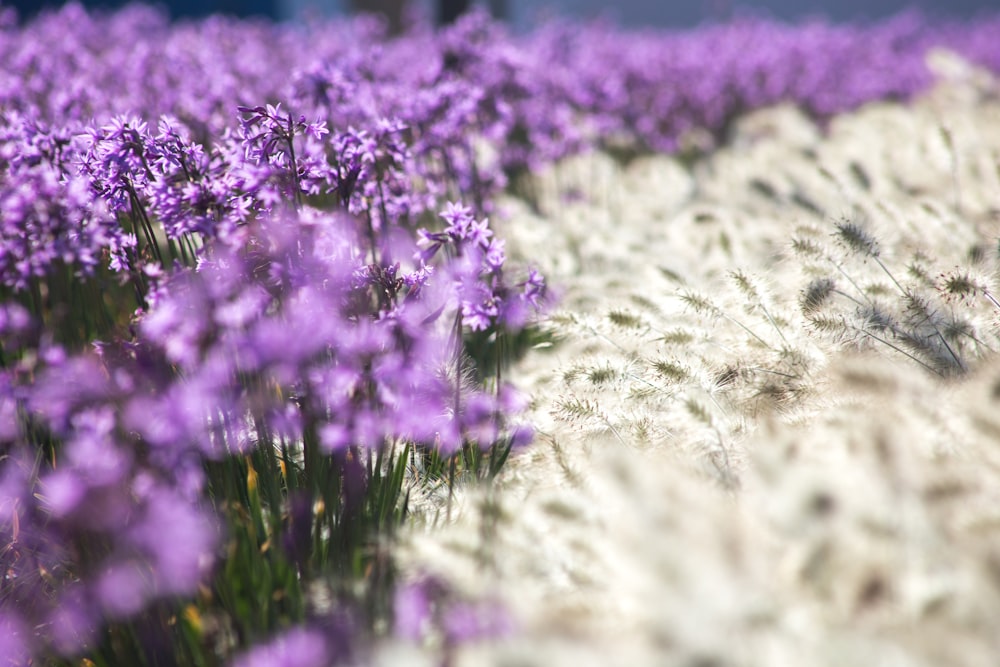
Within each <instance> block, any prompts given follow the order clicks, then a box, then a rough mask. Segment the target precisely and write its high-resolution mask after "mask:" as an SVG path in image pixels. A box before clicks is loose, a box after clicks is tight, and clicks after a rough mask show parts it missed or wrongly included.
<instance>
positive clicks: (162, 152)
mask: <svg viewBox="0 0 1000 667" xmlns="http://www.w3.org/2000/svg"><path fill="white" fill-rule="evenodd" d="M936 47H942V48H947V49H949V50H951V51H952V52H954V53H957V54H959V55H961V56H962V57H963V58H964V59H966V60H967V61H968V62H970V63H973V64H976V65H979V66H981V67H983V68H985V69H987V70H992V71H994V72H1000V17H994V18H987V19H983V20H980V21H978V22H976V23H949V22H942V21H932V20H930V19H927V18H925V17H922V16H919V15H903V16H900V17H897V18H895V19H892V20H890V21H888V22H885V23H882V24H877V25H872V26H867V27H860V26H833V25H827V24H823V23H812V24H808V25H802V26H787V25H782V24H775V23H769V22H764V21H741V22H737V23H733V24H727V25H718V26H708V27H704V28H700V29H698V30H691V31H685V32H678V33H666V32H652V31H651V32H624V31H621V30H617V29H615V28H612V27H609V26H606V25H579V24H572V23H565V24H563V23H553V24H550V25H546V26H542V27H540V28H538V29H537V30H536V31H534V32H532V33H530V34H528V35H524V36H515V35H511V34H509V33H508V32H507V31H506V30H505V28H504V27H503V26H502V25H500V24H496V23H493V22H492V21H491V20H490V19H488V18H486V17H485V16H484V15H481V14H474V15H471V16H468V17H466V18H465V19H463V20H462V21H461V22H459V23H458V24H457V25H455V26H454V27H451V28H448V29H445V30H442V31H435V30H433V29H432V28H430V27H429V26H424V25H414V26H412V27H411V28H410V30H409V31H408V32H407V33H406V34H405V35H404V36H402V37H399V38H394V39H389V38H386V37H385V36H384V35H383V33H382V30H381V26H380V25H379V24H377V23H374V22H369V21H365V20H356V21H353V22H339V23H328V24H315V25H309V26H283V25H274V24H269V23H264V22H249V21H234V20H229V19H224V18H211V19H208V20H205V21H200V22H188V23H185V22H181V23H176V24H171V23H170V22H169V21H168V20H167V19H166V18H165V16H164V15H163V14H161V13H160V12H158V11H156V10H152V9H149V8H146V7H140V6H133V7H129V8H126V9H124V10H121V11H118V12H115V13H112V14H100V15H98V14H88V13H87V12H85V11H84V10H83V9H81V8H80V7H79V6H75V5H69V6H67V7H65V8H63V9H61V10H59V11H58V12H53V13H47V14H42V15H41V16H39V17H38V18H37V19H34V20H32V21H30V22H27V23H19V21H18V18H17V17H16V16H15V15H14V14H13V13H12V12H11V11H10V10H2V9H0V62H3V63H4V67H3V68H2V71H0V567H2V572H3V578H2V579H0V665H25V664H44V665H48V664H52V665H70V664H88V665H97V666H102V667H103V666H108V667H112V666H117V665H149V666H154V665H155V666H162V665H204V666H211V665H229V664H232V665H238V666H250V665H287V666H289V667H291V666H293V665H294V666H303V667H307V666H313V665H315V666H317V667H319V666H324V665H331V664H344V665H354V664H365V663H366V662H367V661H368V655H369V652H370V651H371V650H372V647H373V646H376V645H377V644H378V643H379V642H381V641H383V640H386V639H387V638H395V639H397V640H401V641H412V642H421V641H423V640H424V639H425V638H426V637H428V636H431V635H433V636H434V637H435V638H436V642H437V644H436V646H437V648H438V650H439V653H440V656H439V657H440V663H441V664H442V665H447V664H449V655H450V651H451V649H452V648H453V647H454V646H457V645H460V644H462V643H463V642H469V641H473V640H475V639H476V638H478V637H482V636H489V635H495V634H498V633H504V632H511V631H514V630H513V629H512V628H511V627H510V626H509V623H508V622H507V621H506V619H505V616H504V612H503V610H502V609H500V608H498V607H497V606H496V605H493V604H491V602H490V601H489V600H475V599H466V598H463V597H462V596H460V595H457V594H456V593H454V592H453V591H451V590H450V589H449V588H448V586H446V585H444V584H443V583H441V582H439V581H436V580H435V579H433V578H425V579H418V580H405V579H401V577H399V576H398V575H399V571H398V569H397V567H396V564H395V561H394V551H393V547H394V535H395V534H396V532H397V530H398V529H399V527H400V526H402V525H404V524H405V522H406V521H407V518H408V516H409V510H410V504H409V503H410V498H411V496H412V495H413V494H415V493H424V492H426V491H427V490H428V489H434V490H438V491H440V492H441V493H442V494H444V495H445V496H448V497H450V494H451V491H452V489H454V488H456V486H457V485H460V484H461V485H469V484H484V485H488V484H490V483H491V482H492V480H493V479H494V478H496V477H497V476H498V475H500V474H502V473H503V471H504V468H505V465H506V463H507V462H508V460H509V457H510V456H512V455H513V456H516V455H517V452H518V451H519V450H521V449H522V448H525V447H530V446H531V440H532V427H531V424H529V423H526V421H525V420H524V418H523V417H522V412H523V410H524V407H525V405H526V400H525V397H523V396H521V395H520V394H519V393H518V392H517V390H516V389H515V388H513V387H511V386H509V384H507V383H506V382H505V377H506V373H507V367H508V364H510V362H511V361H512V360H513V359H515V358H517V357H519V356H521V355H525V354H531V353H532V349H533V348H534V347H536V346H538V345H539V344H546V345H548V344H551V343H552V341H551V340H549V339H548V338H547V336H548V334H547V333H546V329H545V328H544V327H540V326H539V321H540V320H541V319H542V318H544V317H545V312H546V307H547V306H548V305H550V304H551V302H552V301H553V299H552V297H551V296H550V294H549V290H548V289H547V285H546V282H545V278H544V276H543V275H541V274H540V273H539V272H538V271H536V270H534V269H533V268H532V267H531V266H530V258H518V259H520V260H521V261H520V262H513V261H512V262H508V261H507V257H506V256H505V245H504V239H503V238H499V237H498V235H497V233H495V229H493V228H491V223H490V217H491V216H493V217H496V216H497V215H498V212H499V211H498V207H497V198H498V196H499V195H500V194H502V193H505V192H514V193H517V194H519V195H521V196H524V197H525V198H529V199H530V198H531V196H532V174H533V173H535V172H536V170H538V169H540V168H542V167H544V166H546V165H551V164H553V163H555V162H557V161H559V160H561V159H564V158H567V157H569V156H572V155H575V154H580V153H584V152H590V151H604V152H607V153H610V154H611V155H613V156H614V157H615V159H617V160H621V161H628V160H631V159H633V158H635V157H636V156H641V155H644V154H650V153H657V152H669V153H673V154H679V155H681V156H683V157H684V158H685V159H690V160H696V159H697V158H698V156H699V155H702V154H705V153H707V152H709V151H711V150H713V149H714V148H715V147H717V146H720V145H724V144H725V142H726V140H727V137H728V136H729V132H730V129H731V127H732V125H733V123H734V122H736V121H737V120H738V119H740V118H741V117H742V116H743V115H744V114H746V113H748V112H751V111H753V110H756V109H760V108H763V107H768V106H771V105H776V104H779V103H793V104H796V105H798V106H799V107H800V108H801V109H803V110H804V111H805V112H806V113H808V114H809V115H810V116H812V117H813V118H814V119H816V120H818V121H819V122H821V123H823V122H826V121H829V120H830V119H832V118H833V117H834V116H835V115H836V114H838V113H840V112H844V111H849V110H852V109H855V108H857V107H859V106H860V105H862V104H864V103H866V102H870V101H874V100H899V101H906V100H908V99H910V98H911V97H912V96H914V95H916V94H918V93H919V92H921V91H923V90H924V89H926V88H927V87H928V86H929V85H930V84H931V83H932V76H931V73H930V71H929V70H928V69H927V67H926V63H925V57H926V55H927V52H928V51H929V50H930V49H931V48H936ZM525 259H527V260H529V261H527V262H525V261H524V260H525ZM448 509H450V505H449V506H448ZM81 661H82V662H81Z"/></svg>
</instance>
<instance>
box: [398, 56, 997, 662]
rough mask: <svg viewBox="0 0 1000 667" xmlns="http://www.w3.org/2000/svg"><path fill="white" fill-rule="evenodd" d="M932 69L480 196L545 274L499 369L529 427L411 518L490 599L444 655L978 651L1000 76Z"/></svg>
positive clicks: (889, 655) (991, 405)
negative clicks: (482, 622)
mask: <svg viewBox="0 0 1000 667" xmlns="http://www.w3.org/2000/svg"><path fill="white" fill-rule="evenodd" d="M933 65H934V67H935V68H936V69H937V70H938V71H939V72H940V74H941V76H942V82H941V83H940V85H938V86H937V88H935V89H934V90H933V91H932V92H930V93H929V94H927V95H924V96H922V97H921V98H920V99H919V100H917V101H915V102H913V103H911V104H908V105H899V104H892V103H878V104H871V105H869V106H866V107H864V108H862V109H860V110H858V111H856V112H854V113H852V114H849V115H845V116H841V117H838V118H836V119H834V120H833V121H832V122H831V123H830V124H829V126H827V127H819V126H817V125H816V124H815V123H814V122H812V121H810V120H809V119H807V118H805V117H804V116H803V115H801V114H800V113H798V112H797V111H796V110H794V109H792V108H778V109H771V110H766V111H762V112H759V113H755V114H754V115H752V116H749V117H747V118H745V119H743V120H742V121H740V122H739V123H738V124H737V125H736V126H735V127H734V128H733V132H732V137H731V140H730V141H729V142H727V144H726V145H725V146H724V147H723V148H721V149H719V150H717V151H715V152H713V153H711V154H710V155H708V156H706V157H703V158H700V159H697V160H695V161H694V162H693V163H691V164H682V163H681V162H680V161H678V160H677V159H674V158H670V157H640V158H637V159H635V160H633V161H631V162H628V163H622V162H616V161H614V160H612V159H611V158H610V157H608V156H606V155H591V156H587V157H582V158H577V159H574V160H571V161H569V162H566V163H563V164H561V165H559V166H557V167H556V168H553V169H552V170H551V171H550V172H548V173H546V174H544V175H542V176H540V177H539V178H538V179H537V181H536V183H535V188H534V189H535V201H534V205H533V206H532V205H529V204H528V203H526V202H525V201H524V200H523V199H518V198H514V197H511V198H509V199H506V200H504V201H503V202H502V207H503V209H504V211H505V215H504V216H502V220H500V221H497V225H498V227H499V228H500V234H501V235H502V236H503V237H505V238H507V239H508V253H509V254H510V255H513V256H515V257H519V258H521V259H523V260H526V261H530V262H532V263H534V264H535V265H537V266H538V267H539V268H541V269H542V270H543V271H544V272H545V273H546V274H547V276H548V277H549V278H550V279H551V281H552V283H554V284H556V285H558V286H559V289H560V292H561V300H560V303H559V305H558V307H557V308H556V309H555V310H554V312H552V313H551V314H550V316H549V318H548V320H547V322H546V324H545V326H546V328H547V329H549V330H550V331H551V332H552V335H553V336H554V338H555V340H556V342H555V344H554V345H553V346H551V347H549V348H544V349H538V350H534V351H532V352H531V353H529V354H528V355H527V356H526V357H525V358H524V359H523V360H522V361H521V362H520V363H519V364H518V365H517V366H516V367H515V368H514V369H512V373H511V375H512V378H513V379H514V380H515V382H516V383H517V384H518V385H519V386H520V387H521V388H522V389H524V390H525V391H526V392H527V393H528V394H529V395H530V397H531V399H532V407H531V416H532V419H533V420H534V423H535V424H536V426H537V427H538V431H539V434H538V437H537V439H536V443H535V444H534V445H533V446H532V447H531V448H530V449H528V450H527V451H525V452H523V453H521V454H520V455H518V456H517V457H515V458H514V459H513V460H512V462H511V464H510V465H509V466H508V468H507V469H506V471H505V472H504V473H503V476H502V477H501V479H500V480H499V481H498V483H497V484H496V486H495V487H494V488H493V490H492V491H490V492H489V493H487V492H484V491H482V490H479V491H472V490H470V491H466V492H460V493H458V494H457V495H456V496H455V498H454V499H453V503H454V505H453V508H452V512H451V514H452V516H451V518H450V519H446V518H445V515H444V511H443V509H442V506H441V503H440V502H438V503H437V504H436V505H435V504H434V502H432V499H427V502H426V503H425V505H424V508H423V515H422V518H421V516H420V515H419V514H418V517H417V520H416V521H415V522H414V526H413V527H412V528H410V529H409V532H408V533H407V534H406V535H405V537H404V544H405V551H404V552H405V556H404V557H403V561H404V562H403V565H404V569H405V570H406V571H407V572H409V573H413V572H422V573H430V574H433V575H435V576H438V577H441V578H442V579H444V580H445V581H447V582H449V583H450V584H451V585H453V586H455V587H456V588H457V589H458V590H461V591H464V592H465V593H467V594H468V595H470V596H474V597H483V596H487V597H490V596H492V597H495V598H497V599H498V600H500V601H501V602H502V604H503V605H504V606H505V607H506V609H507V611H508V613H509V614H510V616H511V617H512V621H513V623H514V626H515V630H514V631H513V632H512V633H511V634H509V635H508V636H507V637H505V638H501V639H499V640H494V641H486V642H481V643H479V644H473V645H471V646H467V647H464V648H462V649H460V650H459V651H457V652H456V653H454V654H453V655H446V660H445V662H446V663H447V664H449V665H505V666H507V665H509V666H515V665H518V666H520V665H524V666H529V665H537V666H539V667H541V666H545V667H548V666H559V665H572V666H573V667H589V666H590V665H595V666H597V665H602V666H604V665H678V666H690V667H695V666H698V667H709V666H718V667H722V666H728V665H733V666H742V665H746V666H761V667H783V666H788V667H793V666H794V667H810V666H814V665H815V666H824V667H825V666H830V667H834V666H837V667H843V666H845V665H857V666H859V667H860V666H864V667H872V666H876V665H880V666H890V665H891V666H900V667H902V666H914V667H916V666H927V667H931V666H944V665H948V666H955V667H958V666H963V667H964V666H969V667H972V666H982V667H989V666H992V665H996V664H998V661H1000V625H998V624H1000V360H998V355H997V351H998V350H1000V335H998V334H1000V309H998V308H997V306H996V305H995V304H994V303H993V302H992V300H991V299H992V296H993V290H997V293H998V294H1000V280H998V278H1000V272H998V271H1000V269H998V266H1000V261H998V244H997V240H998V235H1000V83H998V82H997V81H996V80H994V79H991V78H990V77H989V76H988V75H986V74H983V73H981V72H977V71H975V70H973V69H971V68H970V67H968V66H967V65H965V64H964V63H962V62H960V61H958V60H956V59H954V58H952V57H950V56H948V55H947V54H935V56H934V57H933ZM438 501H440V499H438ZM432 527H433V530H432V529H431V528H432ZM397 648H398V649H399V653H396V650H395V649H393V648H387V649H386V650H385V653H384V654H383V656H382V658H383V662H384V663H385V664H439V660H438V658H434V659H431V658H429V657H428V656H430V655H440V654H439V652H438V651H437V650H434V651H428V652H427V654H424V655H415V654H410V653H409V650H408V649H404V648H403V647H397ZM445 653H446V654H448V652H447V651H445Z"/></svg>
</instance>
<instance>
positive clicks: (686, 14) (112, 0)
mask: <svg viewBox="0 0 1000 667" xmlns="http://www.w3.org/2000/svg"><path fill="white" fill-rule="evenodd" d="M61 4H63V0H0V6H7V7H10V6H13V7H15V8H16V9H17V10H18V13H19V15H20V16H22V17H27V16H30V15H32V14H34V13H35V12H37V11H38V10H40V9H42V8H44V7H53V6H58V5H61ZM83 4H84V5H86V6H88V7H117V6H120V5H122V4H124V0H83ZM154 4H160V5H164V6H167V7H168V8H169V10H170V12H171V14H172V15H173V16H174V17H197V16H204V15H207V14H210V13H214V12H223V13H227V14H233V15H236V16H265V17H268V18H272V19H278V20H300V19H303V18H306V17H309V16H317V15H318V16H338V15H343V14H347V13H350V12H352V11H359V10H370V11H376V12H380V13H382V14H384V15H386V16H387V17H388V18H389V19H390V24H391V25H393V27H395V28H399V27H400V25H402V23H403V20H404V19H403V18H402V17H403V16H405V12H406V11H416V12H420V13H422V14H423V15H424V16H430V17H433V18H434V19H436V20H438V21H439V22H442V21H443V22H447V21H449V20H451V19H452V18H453V17H454V16H456V15H458V14H460V13H461V12H462V11H463V10H464V9H465V8H466V7H468V6H476V5H482V6H484V7H487V8H489V9H490V10H491V11H492V12H493V13H494V15H495V16H498V17H500V18H504V19H505V20H507V21H509V22H510V23H511V24H512V25H513V26H514V27H515V28H516V29H518V30H526V29H530V28H531V26H532V25H534V24H535V23H536V22H537V21H539V20H541V19H542V18H544V17H546V16H552V15H568V16H575V17H579V18H594V17H598V16H603V17H607V18H609V19H611V20H613V21H615V22H616V23H619V24H621V25H624V26H629V27H641V26H670V27H683V26H692V25H696V24H698V23H701V22H704V21H710V20H720V19H727V18H731V17H733V16H739V15H742V14H747V13H750V14H755V15H763V16H769V17H772V18H778V19H783V20H788V21H794V20H800V19H803V18H807V17H815V16H823V17H826V18H828V19H831V20H834V21H853V20H858V21H863V20H872V19H878V18H883V17H886V16H890V15H892V14H895V13H898V12H900V11H903V10H904V9H907V8H919V9H922V10H924V11H927V12H930V13H932V14H935V15H947V16H957V17H966V18H971V17H974V16H975V15H976V14H977V13H979V12H984V11H989V10H994V11H997V10H1000V0H742V1H741V0H478V1H477V0H159V2H154ZM998 39H1000V37H998Z"/></svg>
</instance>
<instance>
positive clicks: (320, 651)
mask: <svg viewBox="0 0 1000 667" xmlns="http://www.w3.org/2000/svg"><path fill="white" fill-rule="evenodd" d="M332 662H333V656H332V655H331V653H330V649H329V646H328V645H327V642H326V639H325V637H324V636H323V633H322V632H321V631H319V630H316V629H310V628H293V629H291V630H287V631H286V632H284V633H282V634H280V635H278V636H277V637H276V638H274V639H272V640H271V641H269V642H267V643H266V644H263V645H261V646H257V647H255V648H253V649H251V650H249V651H247V652H246V653H244V654H243V655H241V656H239V657H238V658H236V660H234V661H233V663H232V667H329V666H330V664H331V663H332Z"/></svg>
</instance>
